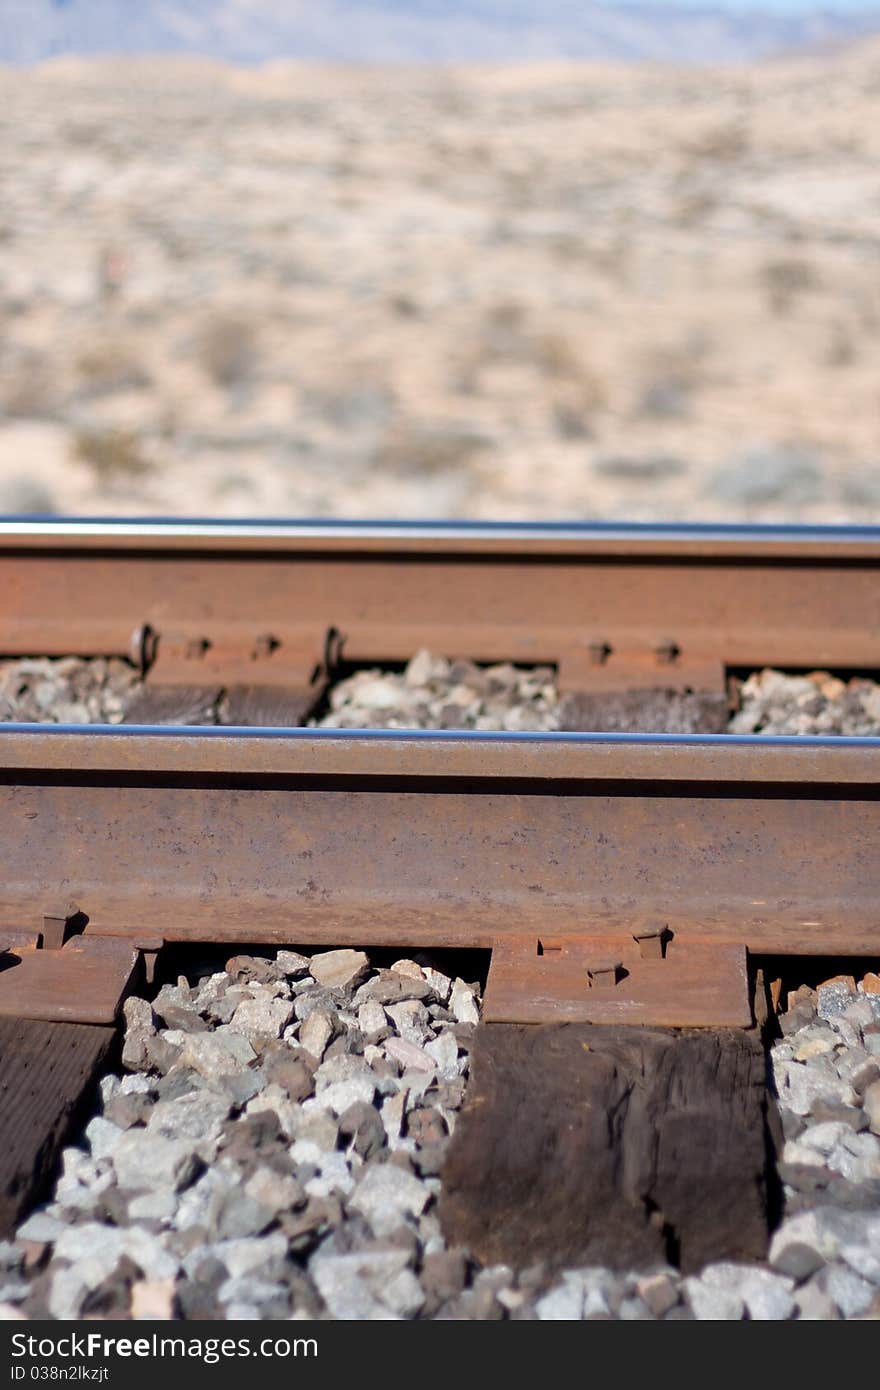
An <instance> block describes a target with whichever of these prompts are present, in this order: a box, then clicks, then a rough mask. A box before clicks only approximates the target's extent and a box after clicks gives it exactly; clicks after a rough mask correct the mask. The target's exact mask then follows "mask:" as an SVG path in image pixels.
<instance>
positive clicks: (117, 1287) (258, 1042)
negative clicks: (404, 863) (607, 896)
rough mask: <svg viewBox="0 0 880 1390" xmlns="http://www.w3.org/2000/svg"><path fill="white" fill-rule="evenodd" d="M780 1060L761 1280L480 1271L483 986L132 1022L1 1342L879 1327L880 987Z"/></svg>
mask: <svg viewBox="0 0 880 1390" xmlns="http://www.w3.org/2000/svg"><path fill="white" fill-rule="evenodd" d="M789 1003H790V1007H789V1009H788V1011H787V1012H786V1013H785V1014H784V1015H783V1016H782V1019H781V1023H782V1036H781V1038H780V1039H779V1041H777V1042H776V1043H775V1045H774V1046H773V1048H772V1049H771V1052H770V1063H771V1070H772V1079H773V1084H774V1086H775V1089H776V1091H777V1093H778V1096H779V1106H780V1113H781V1117H782V1124H783V1130H784V1134H785V1145H784V1149H783V1152H782V1155H781V1163H780V1169H779V1172H780V1176H781V1178H782V1180H783V1183H784V1199H785V1215H784V1219H783V1221H782V1223H781V1224H780V1225H779V1227H778V1229H777V1230H776V1232H775V1233H774V1236H773V1240H772V1244H771V1247H770V1252H769V1259H768V1261H767V1262H766V1263H764V1264H760V1265H758V1264H754V1265H735V1264H730V1263H719V1264H714V1265H710V1266H708V1267H706V1268H704V1269H703V1270H702V1271H701V1272H700V1273H699V1275H697V1276H692V1277H688V1278H681V1277H680V1276H679V1274H678V1272H677V1271H676V1270H675V1269H672V1268H670V1267H667V1266H665V1265H664V1266H657V1267H652V1268H648V1269H638V1270H631V1271H629V1272H624V1273H620V1272H612V1271H610V1270H607V1269H597V1268H589V1269H577V1270H567V1271H565V1272H563V1273H562V1274H561V1275H559V1276H554V1277H552V1278H551V1277H549V1276H548V1274H547V1272H546V1271H545V1270H544V1269H543V1268H541V1267H533V1268H530V1269H526V1270H518V1271H514V1270H511V1269H509V1268H507V1267H504V1266H499V1267H494V1268H488V1269H484V1268H481V1267H480V1266H479V1264H478V1263H477V1262H476V1261H475V1260H473V1259H472V1258H471V1257H470V1255H469V1253H468V1252H467V1251H465V1250H457V1249H449V1248H448V1247H447V1246H446V1244H445V1241H444V1239H443V1236H442V1233H441V1230H440V1225H439V1222H438V1219H437V1198H438V1193H439V1190H440V1176H439V1175H440V1171H441V1168H442V1163H443V1158H444V1153H445V1149H446V1145H447V1144H448V1142H449V1137H450V1135H451V1133H452V1132H453V1130H454V1128H455V1123H456V1118H457V1116H458V1113H459V1109H460V1106H461V1103H462V1098H463V1094H464V1087H465V1083H466V1081H467V1075H468V1055H469V1046H470V1041H471V1039H472V1037H473V1033H474V1028H475V1023H474V1019H475V1017H476V1016H477V1015H478V1009H479V986H478V985H475V984H473V983H471V982H468V981H465V980H463V979H458V978H452V977H450V976H448V975H446V974H444V973H443V972H442V971H440V970H438V969H435V968H433V967H432V966H431V965H430V964H429V963H428V960H427V958H422V961H421V962H416V961H413V960H406V959H401V960H398V961H395V962H394V963H393V964H392V965H391V967H390V968H375V967H373V966H371V964H370V962H369V960H368V958H367V956H366V955H365V954H364V953H362V952H357V951H352V950H342V951H331V952H321V953H319V954H317V955H314V956H312V957H311V958H309V957H307V956H304V955H300V954H299V953H297V952H294V951H279V952H278V953H277V954H276V955H275V956H274V957H270V958H263V957H254V956H238V957H236V958H234V959H233V960H230V961H229V962H228V963H227V965H226V968H225V969H223V970H220V971H215V972H212V973H209V974H203V975H201V976H197V977H193V978H192V979H191V980H190V979H186V978H183V977H181V978H180V979H179V980H178V982H177V984H174V985H165V986H163V987H162V989H161V990H160V991H159V993H158V995H157V996H156V998H155V999H154V1000H153V1001H152V1003H150V1002H149V1001H147V1000H145V999H137V998H132V999H129V1000H128V1001H126V1004H125V1018H126V1034H125V1044H124V1050H123V1065H124V1069H123V1071H122V1072H121V1073H120V1074H118V1075H116V1074H114V1075H108V1076H105V1077H104V1079H103V1081H102V1083H101V1088H100V1090H101V1108H100V1113H98V1114H96V1115H95V1116H94V1117H93V1118H92V1120H91V1121H90V1122H89V1124H88V1125H87V1126H86V1130H85V1133H84V1135H83V1136H82V1139H81V1142H80V1144H79V1145H77V1146H75V1147H72V1148H68V1149H67V1150H65V1152H64V1155H63V1162H62V1173H61V1177H60V1178H59V1180H58V1182H57V1184H56V1187H55V1191H54V1193H53V1195H52V1200H51V1201H50V1202H49V1203H48V1204H47V1205H46V1206H44V1207H43V1208H41V1209H40V1210H38V1211H37V1212H35V1213H34V1214H33V1215H31V1216H30V1217H29V1218H28V1220H26V1221H25V1222H24V1223H23V1225H22V1226H21V1227H20V1229H19V1232H18V1238H17V1240H16V1241H14V1242H7V1243H6V1244H4V1245H2V1246H0V1271H2V1283H0V1312H2V1315H3V1316H4V1317H6V1318H20V1317H27V1318H34V1317H37V1318H38V1317H46V1316H48V1317H51V1318H58V1319H69V1318H78V1317H83V1316H90V1315H92V1316H110V1315H112V1316H122V1317H129V1318H137V1317H159V1318H226V1319H236V1318H247V1319H257V1318H259V1319H263V1318H267V1319H277V1318H297V1319H309V1318H342V1319H347V1318H369V1319H390V1320H393V1319H401V1318H407V1319H410V1318H455V1319H460V1318H476V1319H484V1318H490V1319H501V1318H516V1319H521V1318H538V1319H541V1320H548V1321H552V1320H557V1319H595V1318H603V1319H607V1318H620V1319H624V1320H631V1319H637V1320H644V1319H656V1318H666V1319H680V1318H696V1319H717V1318H724V1319H738V1318H750V1319H780V1318H808V1319H816V1318H865V1317H868V1318H874V1317H877V1316H880V978H878V977H877V976H876V975H872V974H868V975H866V976H865V978H864V979H863V980H859V981H856V980H854V979H853V978H851V977H841V978H839V979H837V980H834V981H831V982H829V983H826V984H825V985H823V986H820V987H819V989H818V990H817V991H813V990H809V989H806V988H803V989H801V990H799V991H797V992H796V993H795V995H794V996H793V997H791V998H790V1001H789Z"/></svg>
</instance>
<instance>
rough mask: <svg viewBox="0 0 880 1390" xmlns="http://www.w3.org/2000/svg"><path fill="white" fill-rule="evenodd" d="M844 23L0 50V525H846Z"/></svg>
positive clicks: (850, 343)
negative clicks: (481, 47) (34, 514)
mask: <svg viewBox="0 0 880 1390" xmlns="http://www.w3.org/2000/svg"><path fill="white" fill-rule="evenodd" d="M878 155H880V45H878V44H877V43H866V44H864V45H862V46H860V47H856V48H853V49H851V50H849V51H847V52H845V53H841V54H839V55H838V56H836V57H824V58H809V59H800V60H788V61H787V62H785V63H781V62H780V63H766V64H761V65H755V66H753V67H744V68H729V69H726V70H724V71H723V72H722V71H718V72H712V71H706V70H704V71H694V70H687V71H678V70H675V69H671V68H669V69H664V68H659V67H648V66H644V67H633V68H622V67H621V68H613V67H601V66H587V65H583V66H576V65H565V66H561V65H547V66H531V67H517V68H503V67H495V68H470V69H451V70H433V71H432V70H427V69H413V68H397V69H385V70H382V69H367V68H365V69H351V68H322V67H319V66H297V65H295V64H285V65H277V66H272V67H269V68H265V69H261V70H258V71H250V72H244V71H237V70H235V69H232V68H225V67H223V66H221V65H216V64H210V63H207V62H205V63H194V62H184V61H174V60H162V61H159V60H154V61H150V62H137V61H134V60H131V61H112V62H110V61H108V62H74V61H72V60H65V61H63V62H61V61H59V62H57V63H55V64H51V65H46V66H45V67H42V68H40V69H36V70H31V71H27V70H17V71H15V70H11V69H5V70H0V510H7V511H14V510H22V511H34V510H37V511H39V510H47V509H55V510H59V511H77V512H81V513H82V512H84V513H97V514H108V513H114V512H116V513H119V512H138V513H154V514H155V513H169V512H177V513H181V514H196V513H211V514H217V515H233V514H239V515H247V514H250V515H261V514H262V515H267V514H276V515H280V514H286V515H315V516H317V515H332V514H337V515H340V514H344V515H350V516H375V515H387V516H398V517H406V516H418V515H424V516H459V517H489V516H498V517H511V518H514V517H517V518H529V517H536V518H541V517H568V518H603V517H615V518H632V519H642V520H649V519H663V518H668V519H674V518H688V517H689V518H707V519H720V520H730V519H748V520H769V521H775V520H801V521H812V520H822V521H843V520H856V521H872V520H878V519H880V468H878V464H880V380H878V372H877V352H878V345H880V277H878V272H877V267H878V254H880V183H878V178H877V168H878Z"/></svg>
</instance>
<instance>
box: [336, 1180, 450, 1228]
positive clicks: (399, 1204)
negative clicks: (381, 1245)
mask: <svg viewBox="0 0 880 1390" xmlns="http://www.w3.org/2000/svg"><path fill="white" fill-rule="evenodd" d="M429 1195H430V1193H429V1190H428V1189H427V1188H426V1186H425V1184H424V1183H422V1182H420V1181H419V1179H418V1178H416V1177H414V1176H413V1174H412V1173H407V1172H404V1170H403V1169H402V1168H398V1167H397V1165H396V1164H393V1163H382V1164H378V1165H375V1166H373V1167H369V1168H366V1169H365V1170H364V1174H363V1177H362V1178H361V1180H360V1182H359V1183H358V1185H357V1187H356V1188H355V1190H354V1193H353V1194H352V1196H351V1197H350V1198H349V1206H350V1207H353V1208H354V1210H355V1211H359V1212H360V1213H361V1215H362V1216H363V1217H364V1218H365V1219H366V1220H367V1221H368V1222H369V1224H370V1226H371V1228H372V1230H373V1232H374V1234H375V1235H377V1236H384V1235H390V1234H391V1233H392V1232H393V1231H395V1230H397V1228H398V1227H399V1226H400V1225H401V1223H402V1222H403V1221H404V1220H405V1218H406V1217H407V1216H410V1217H416V1216H420V1215H421V1213H422V1212H423V1211H424V1209H425V1206H426V1204H427V1202H428V1198H429Z"/></svg>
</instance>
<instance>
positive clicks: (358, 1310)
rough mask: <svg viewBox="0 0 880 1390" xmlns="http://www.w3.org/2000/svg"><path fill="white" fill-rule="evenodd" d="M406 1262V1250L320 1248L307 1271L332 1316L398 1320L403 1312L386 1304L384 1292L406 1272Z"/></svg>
mask: <svg viewBox="0 0 880 1390" xmlns="http://www.w3.org/2000/svg"><path fill="white" fill-rule="evenodd" d="M408 1264H409V1255H408V1253H407V1252H406V1251H405V1250H370V1251H360V1252H356V1253H352V1254H346V1255H335V1254H324V1253H321V1252H319V1253H318V1254H317V1255H315V1256H313V1257H312V1259H311V1260H310V1261H309V1274H310V1275H311V1277H312V1279H313V1280H314V1282H315V1285H316V1287H317V1289H318V1292H319V1293H320V1295H321V1297H322V1298H323V1300H324V1302H325V1304H326V1305H327V1308H328V1310H329V1312H330V1313H331V1314H332V1316H333V1317H334V1318H340V1319H345V1320H346V1321H349V1320H354V1319H357V1320H364V1319H369V1320H372V1321H397V1320H399V1318H400V1317H401V1316H403V1315H402V1314H400V1313H398V1312H397V1311H395V1309H394V1308H393V1307H391V1306H389V1304H388V1303H387V1302H386V1301H385V1293H386V1290H387V1289H388V1288H389V1286H391V1285H392V1283H393V1281H394V1280H395V1279H399V1277H400V1276H401V1274H404V1273H407V1272H409V1271H408V1270H407V1266H408ZM419 1293H421V1290H419ZM418 1306H420V1305H418Z"/></svg>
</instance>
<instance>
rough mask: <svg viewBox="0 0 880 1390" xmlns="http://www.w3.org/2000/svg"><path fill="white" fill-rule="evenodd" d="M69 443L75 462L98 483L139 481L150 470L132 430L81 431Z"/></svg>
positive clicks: (139, 442)
mask: <svg viewBox="0 0 880 1390" xmlns="http://www.w3.org/2000/svg"><path fill="white" fill-rule="evenodd" d="M73 443H74V452H75V454H76V456H77V458H81V459H83V460H84V461H85V462H86V463H88V464H90V465H91V467H92V468H93V469H94V470H95V473H96V474H97V476H98V477H99V478H100V479H101V480H102V481H110V480H112V479H113V478H137V477H141V476H143V474H145V473H148V472H149V471H150V469H151V467H152V465H151V463H150V461H149V459H148V458H146V456H145V455H144V453H143V451H142V444H141V440H140V439H139V438H138V435H137V434H136V433H135V431H134V430H126V429H118V428H108V429H81V430H77V432H76V434H75V435H74V441H73Z"/></svg>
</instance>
